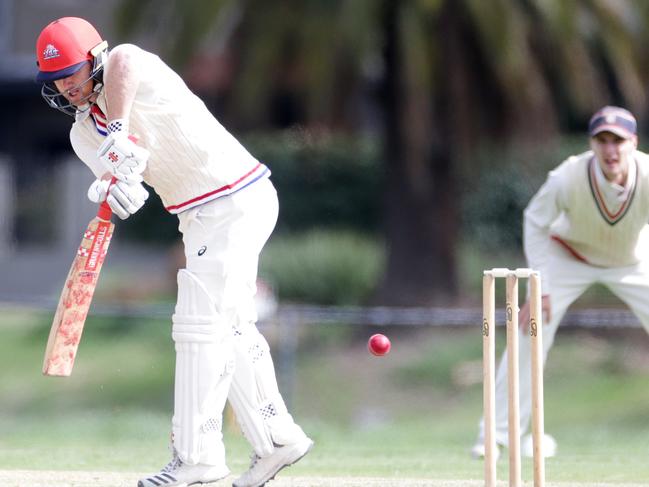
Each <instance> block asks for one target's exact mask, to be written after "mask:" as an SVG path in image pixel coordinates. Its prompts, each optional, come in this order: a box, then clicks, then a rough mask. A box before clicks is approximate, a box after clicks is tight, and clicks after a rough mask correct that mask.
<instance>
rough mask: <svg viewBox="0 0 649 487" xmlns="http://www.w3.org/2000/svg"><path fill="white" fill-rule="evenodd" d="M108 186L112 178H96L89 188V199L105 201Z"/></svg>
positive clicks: (99, 201)
mask: <svg viewBox="0 0 649 487" xmlns="http://www.w3.org/2000/svg"><path fill="white" fill-rule="evenodd" d="M108 186H110V180H108V179H96V180H95V181H94V182H93V183H92V184H91V185H90V187H89V188H88V199H89V200H90V201H92V202H93V203H97V204H99V203H103V202H104V201H106V196H108Z"/></svg>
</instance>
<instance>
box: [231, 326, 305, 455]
mask: <svg viewBox="0 0 649 487" xmlns="http://www.w3.org/2000/svg"><path fill="white" fill-rule="evenodd" d="M234 353H235V362H236V367H235V373H234V377H233V380H232V385H231V387H230V394H229V396H228V400H229V401H230V404H231V405H232V408H233V409H234V412H235V415H236V417H237V421H238V423H239V426H240V427H241V430H242V431H243V434H244V435H245V437H246V438H247V439H248V441H249V442H250V443H251V445H252V447H253V449H254V450H255V453H256V454H257V455H259V456H260V457H265V456H268V455H270V454H271V453H273V451H274V449H275V445H289V444H293V443H296V442H298V441H300V440H302V439H303V438H305V437H306V435H305V434H304V432H303V431H302V428H300V427H299V426H298V425H297V424H295V422H294V421H293V417H292V416H291V415H290V414H289V413H288V410H287V409H286V405H285V404H284V400H283V399H282V396H281V394H280V392H279V388H278V387H277V379H276V377H275V368H274V366H273V361H272V358H271V356H270V350H269V347H268V342H266V339H265V338H264V337H263V335H262V334H261V333H259V331H258V330H257V327H256V326H255V324H254V323H252V322H249V323H245V324H243V325H241V326H238V327H235V329H234Z"/></svg>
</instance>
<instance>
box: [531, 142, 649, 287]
mask: <svg viewBox="0 0 649 487" xmlns="http://www.w3.org/2000/svg"><path fill="white" fill-rule="evenodd" d="M524 216H525V222H524V250H525V255H526V257H527V261H528V265H529V266H530V267H532V268H534V269H538V270H540V271H541V276H542V279H543V281H544V282H543V284H542V286H543V289H549V282H548V281H549V279H550V278H551V276H549V273H548V272H547V267H548V266H547V255H548V252H549V247H550V245H551V241H552V240H554V241H556V242H558V243H559V244H561V245H562V246H563V247H564V248H565V250H566V251H567V252H569V253H570V254H571V255H572V256H573V257H574V258H575V259H578V260H581V261H583V262H586V263H588V264H591V265H593V266H599V267H622V266H627V265H633V264H637V263H638V262H640V261H641V260H644V259H645V258H646V257H647V255H648V254H647V252H648V250H649V249H648V247H647V245H648V244H649V225H648V222H649V156H648V155H647V154H644V153H643V152H640V151H636V152H635V153H634V154H633V157H632V160H631V162H630V167H629V175H628V178H627V181H626V184H625V186H624V187H622V186H620V185H618V184H614V183H611V182H609V181H608V180H607V179H606V178H605V176H604V174H603V173H602V170H601V168H600V167H599V164H598V163H597V161H596V160H595V156H594V154H593V152H592V151H588V152H585V153H583V154H580V155H577V156H573V157H570V158H568V159H567V160H566V161H564V162H563V163H562V164H561V165H559V166H558V167H557V168H556V169H554V170H552V171H551V172H550V173H549V175H548V178H547V180H546V182H545V183H544V184H543V186H542V187H541V188H540V189H539V191H538V192H537V193H536V195H534V197H533V198H532V200H531V201H530V203H529V205H528V206H527V208H526V209H525V213H524Z"/></svg>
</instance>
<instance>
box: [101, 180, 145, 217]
mask: <svg viewBox="0 0 649 487" xmlns="http://www.w3.org/2000/svg"><path fill="white" fill-rule="evenodd" d="M148 197H149V192H148V191H147V190H146V189H145V188H144V186H142V184H141V183H127V182H124V181H119V180H118V181H117V182H116V183H115V184H112V185H110V186H109V187H108V196H107V197H106V202H107V203H108V205H109V206H110V208H111V210H113V213H115V214H116V215H117V216H118V217H120V218H121V219H122V220H126V219H127V218H128V217H129V216H131V215H132V214H134V213H135V212H137V211H138V210H139V209H140V208H142V207H143V206H144V202H145V201H146V200H147V198H148Z"/></svg>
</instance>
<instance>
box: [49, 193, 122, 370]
mask: <svg viewBox="0 0 649 487" xmlns="http://www.w3.org/2000/svg"><path fill="white" fill-rule="evenodd" d="M112 214H113V212H112V211H111V209H110V206H108V203H106V202H105V201H104V202H103V203H101V205H100V206H99V211H98V212H97V216H96V217H95V218H93V219H92V220H91V221H90V223H89V224H88V228H87V229H86V231H85V233H84V234H83V239H82V240H81V245H79V249H78V250H77V255H76V257H75V258H74V261H73V262H72V267H71V268H70V272H69V273H68V277H67V279H66V280H65V285H64V286H63V291H62V292H61V298H60V299H59V304H58V307H57V308H56V313H55V314H54V321H53V322H52V328H51V329H50V336H49V339H48V340H47V348H46V349H45V359H44V360H43V374H44V375H55V376H64V377H67V376H69V375H70V374H71V373H72V367H73V365H74V358H75V356H76V354H77V348H78V347H79V340H81V333H82V332H83V325H84V323H85V322H86V316H87V315H88V310H89V309H90V303H91V301H92V295H93V294H94V292H95V287H96V286H97V280H98V279H99V273H100V272H101V267H102V265H103V263H104V259H105V258H106V252H108V245H109V244H110V239H111V237H112V236H113V229H114V228H115V225H114V224H113V223H112V222H111V221H110V217H111V215H112Z"/></svg>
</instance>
